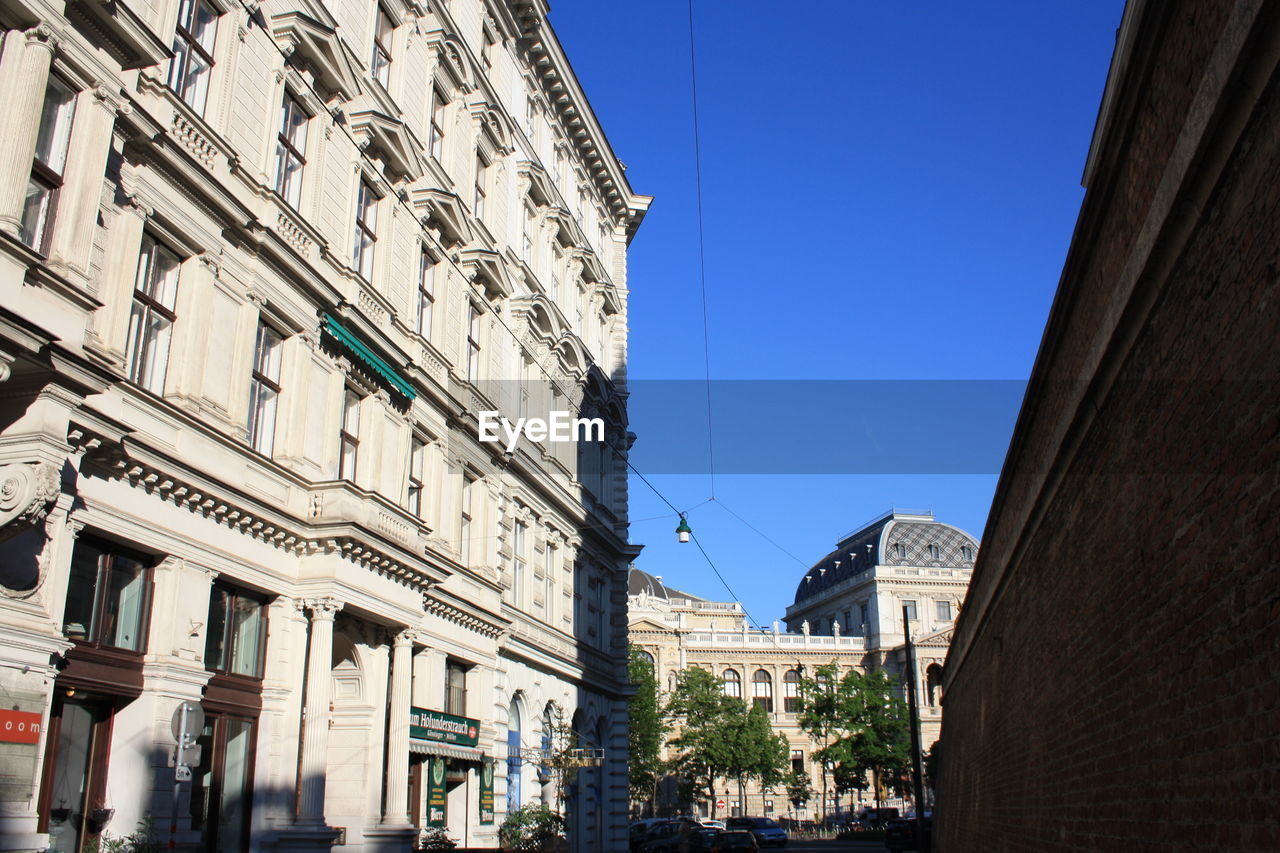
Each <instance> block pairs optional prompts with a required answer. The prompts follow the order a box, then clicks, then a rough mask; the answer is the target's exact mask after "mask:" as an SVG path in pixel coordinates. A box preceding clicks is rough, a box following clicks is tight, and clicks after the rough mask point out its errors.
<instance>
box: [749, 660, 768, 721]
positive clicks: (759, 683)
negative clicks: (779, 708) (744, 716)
mask: <svg viewBox="0 0 1280 853" xmlns="http://www.w3.org/2000/svg"><path fill="white" fill-rule="evenodd" d="M751 701H752V702H753V703H755V704H756V705H760V706H761V707H763V708H764V709H765V711H767V712H768V713H770V714H772V713H773V676H771V675H769V673H768V672H766V671H765V670H763V669H757V670H756V673H755V675H753V676H751Z"/></svg>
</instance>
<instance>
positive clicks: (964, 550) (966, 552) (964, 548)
mask: <svg viewBox="0 0 1280 853" xmlns="http://www.w3.org/2000/svg"><path fill="white" fill-rule="evenodd" d="M960 556H961V557H963V558H964V559H966V560H972V559H973V549H972V548H970V547H969V546H968V545H961V546H960Z"/></svg>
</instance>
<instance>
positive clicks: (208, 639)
mask: <svg viewBox="0 0 1280 853" xmlns="http://www.w3.org/2000/svg"><path fill="white" fill-rule="evenodd" d="M266 635H267V632H266V607H265V605H264V603H263V601H262V600H261V599H260V598H258V597H257V596H253V595H249V594H247V593H244V592H241V591H239V590H236V589H232V588H231V587H227V586H223V585H222V584H215V585H214V587H213V593H212V595H211V596H210V599H209V621H208V625H207V627H206V630H205V645H204V665H205V667H207V668H208V669H211V670H213V671H214V672H223V673H229V674H231V675H247V676H249V677H250V678H261V677H262V647H263V644H264V641H265V639H266Z"/></svg>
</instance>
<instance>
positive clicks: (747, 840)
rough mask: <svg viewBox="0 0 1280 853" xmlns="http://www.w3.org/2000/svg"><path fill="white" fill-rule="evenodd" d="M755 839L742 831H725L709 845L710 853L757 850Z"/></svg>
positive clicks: (734, 852)
mask: <svg viewBox="0 0 1280 853" xmlns="http://www.w3.org/2000/svg"><path fill="white" fill-rule="evenodd" d="M759 849H760V845H759V844H757V843H756V837H755V836H754V835H752V834H751V833H750V832H747V831H746V830H745V829H743V830H734V829H726V830H724V831H723V832H720V833H718V834H717V835H716V837H715V841H713V842H712V843H711V853H738V851H740V850H759Z"/></svg>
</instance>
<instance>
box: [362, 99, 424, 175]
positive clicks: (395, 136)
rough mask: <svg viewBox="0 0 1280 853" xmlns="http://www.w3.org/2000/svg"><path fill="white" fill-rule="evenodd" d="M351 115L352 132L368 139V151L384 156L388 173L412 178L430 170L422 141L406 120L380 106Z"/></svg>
mask: <svg viewBox="0 0 1280 853" xmlns="http://www.w3.org/2000/svg"><path fill="white" fill-rule="evenodd" d="M350 119H351V130H352V132H353V133H355V135H356V136H357V137H360V138H361V139H363V140H364V142H365V145H366V148H365V151H366V152H367V153H369V154H371V155H373V156H377V157H379V158H380V159H381V160H382V162H383V163H384V164H385V166H386V168H387V170H388V172H389V173H390V174H389V175H388V177H392V176H394V177H395V178H401V179H404V180H408V181H415V180H417V179H418V178H420V177H422V173H423V172H424V171H425V170H426V162H425V161H424V160H423V158H422V154H421V152H422V150H423V148H422V143H420V142H419V141H418V139H417V137H415V136H414V135H413V131H411V130H409V128H408V127H407V126H405V123H404V122H402V121H400V120H399V119H394V118H391V116H388V115H384V114H383V113H380V112H378V111H376V110H362V111H360V112H358V113H352V114H351V116H350Z"/></svg>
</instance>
